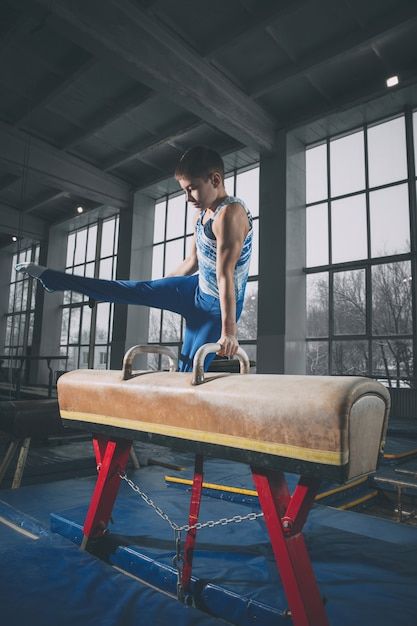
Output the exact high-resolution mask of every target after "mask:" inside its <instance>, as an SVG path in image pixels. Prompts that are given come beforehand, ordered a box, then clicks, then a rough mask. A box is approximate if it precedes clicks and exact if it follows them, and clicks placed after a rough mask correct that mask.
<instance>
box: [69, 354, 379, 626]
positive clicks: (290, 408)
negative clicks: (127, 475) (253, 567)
mask: <svg viewBox="0 0 417 626" xmlns="http://www.w3.org/2000/svg"><path fill="white" fill-rule="evenodd" d="M219 349H220V346H219V345H218V344H207V345H205V346H202V348H200V350H199V351H198V352H197V354H196V356H195V359H194V368H193V372H192V373H180V372H176V371H175V369H176V363H175V358H174V356H173V353H172V352H171V351H170V350H169V349H168V348H164V347H157V350H156V351H157V352H159V353H162V354H166V355H167V356H168V357H169V359H170V371H168V372H154V371H133V370H132V364H133V360H134V358H135V356H136V355H137V354H138V353H139V352H154V351H155V347H154V346H152V347H151V346H135V347H133V348H131V349H130V350H129V351H128V352H127V353H126V355H125V358H124V362H123V370H122V372H120V371H110V370H107V371H106V370H76V371H72V372H68V373H67V374H64V375H63V376H61V377H60V379H59V381H58V400H59V406H60V412H61V417H62V419H63V422H64V425H68V426H70V427H76V428H82V429H85V430H88V431H90V432H92V433H93V435H94V439H93V444H94V451H95V455H96V460H97V467H98V468H99V473H98V478H97V483H96V486H95V490H94V493H93V495H92V498H91V502H90V506H89V510H88V513H87V516H86V519H85V523H84V528H83V533H84V539H83V543H82V547H85V546H86V544H87V542H88V541H89V540H90V539H93V538H94V539H95V538H98V537H100V536H102V535H103V534H104V533H105V532H106V529H107V525H108V523H109V520H110V517H111V512H112V507H113V504H114V501H115V498H116V495H117V491H118V488H119V484H120V480H121V478H120V475H121V474H124V472H125V469H126V465H127V461H128V458H129V451H130V449H131V446H132V442H133V440H134V439H139V440H141V441H152V442H153V443H157V444H162V445H168V446H170V447H171V448H177V449H179V450H182V451H184V450H187V451H190V450H191V451H193V452H194V453H195V454H196V460H195V474H194V480H193V486H192V493H191V503H190V510H189V525H190V526H192V525H193V524H195V523H196V522H197V520H198V514H199V508H200V501H201V491H202V483H203V457H204V456H214V457H220V458H222V459H231V460H234V461H239V462H243V463H248V464H249V465H250V466H251V470H252V475H253V480H254V483H255V487H256V489H257V492H258V497H259V503H260V506H261V509H262V511H263V514H264V520H265V524H266V527H267V529H268V533H269V537H270V541H271V545H272V549H273V553H274V556H275V560H276V563H277V567H278V570H279V574H280V577H281V581H282V584H283V588H284V591H285V594H286V597H287V601H288V605H289V614H290V615H291V618H292V621H293V624H294V626H328V623H329V622H328V619H327V616H326V612H325V608H324V603H323V600H322V598H321V596H320V592H319V589H318V585H317V582H316V579H315V576H314V572H313V568H312V565H311V562H310V559H309V555H308V552H307V549H306V545H305V541H304V537H303V534H302V529H303V525H304V523H305V521H306V519H307V516H308V513H309V511H310V509H311V507H312V505H313V503H314V498H315V496H316V494H317V491H318V488H319V484H320V481H321V479H323V478H326V479H330V480H333V481H336V482H341V483H342V482H345V481H350V480H353V479H356V478H358V477H360V476H366V475H369V474H370V473H372V472H374V471H375V469H376V467H377V464H378V460H379V457H380V454H381V452H382V451H383V447H384V441H385V434H386V429H387V421H388V413H389V406H390V398H389V394H388V392H387V390H386V389H385V387H383V386H382V385H381V384H380V383H378V382H376V381H374V380H371V379H368V378H362V377H354V376H349V377H348V376H338V377H336V376H335V377H333V376H290V375H283V376H281V375H275V374H250V373H248V372H249V360H248V357H247V355H246V354H245V353H244V352H243V350H240V351H239V353H238V355H237V356H238V358H239V361H240V370H241V373H240V374H227V373H221V374H204V369H203V365H204V360H205V357H206V356H207V354H209V353H210V352H217V351H218V350H219ZM242 373H243V374H244V375H241V374H242ZM284 471H288V472H293V473H296V474H299V475H300V479H299V482H298V485H297V486H296V488H295V490H294V492H293V493H292V494H290V492H289V489H288V486H287V483H286V480H285V476H284ZM195 541H196V529H195V528H194V529H191V530H189V531H188V533H187V536H186V539H185V546H184V566H183V569H182V573H181V581H180V588H181V589H182V590H183V592H184V593H187V590H189V589H190V581H191V571H192V558H193V551H194V546H195ZM183 597H184V596H183Z"/></svg>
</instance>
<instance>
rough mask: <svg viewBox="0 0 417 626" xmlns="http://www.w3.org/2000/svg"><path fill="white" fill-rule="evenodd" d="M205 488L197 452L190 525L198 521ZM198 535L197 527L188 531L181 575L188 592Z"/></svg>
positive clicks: (183, 585)
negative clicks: (202, 493)
mask: <svg viewBox="0 0 417 626" xmlns="http://www.w3.org/2000/svg"><path fill="white" fill-rule="evenodd" d="M202 489H203V456H202V455H201V454H196V457H195V466H194V479H193V486H192V489H191V500H190V512H189V515H188V525H189V526H193V525H194V524H196V523H197V522H198V515H199V512H200V504H201V492H202ZM196 537H197V529H196V528H191V529H190V530H189V531H188V532H187V537H186V540H185V545H184V565H183V568H182V575H181V591H182V594H187V593H189V591H190V581H191V572H192V567H193V554H194V547H195V542H196Z"/></svg>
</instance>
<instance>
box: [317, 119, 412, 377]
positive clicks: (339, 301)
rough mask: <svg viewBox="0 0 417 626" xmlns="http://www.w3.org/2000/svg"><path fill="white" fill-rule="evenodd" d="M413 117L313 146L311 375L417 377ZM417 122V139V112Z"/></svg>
mask: <svg viewBox="0 0 417 626" xmlns="http://www.w3.org/2000/svg"><path fill="white" fill-rule="evenodd" d="M411 118H412V116H411V115H410V114H407V117H406V116H404V115H401V116H398V117H396V118H395V119H389V120H384V121H382V122H380V123H378V124H374V125H367V126H364V127H362V128H359V129H356V130H354V131H353V132H351V133H349V134H347V135H345V136H342V137H333V138H330V139H328V140H327V142H326V143H323V144H321V145H318V146H312V147H309V148H307V151H306V175H307V180H306V195H307V208H306V227H307V250H306V259H307V262H306V273H307V277H306V278H307V364H308V373H310V374H328V373H330V374H363V375H368V376H373V377H376V378H379V379H381V380H384V381H386V382H387V384H389V385H396V386H402V385H408V384H410V382H411V381H412V380H413V377H414V376H415V372H414V366H413V361H414V354H415V349H416V346H415V338H414V339H413V337H414V335H415V333H414V330H415V329H414V324H415V322H414V319H413V300H412V293H413V290H412V282H413V281H412V279H413V276H414V269H413V265H414V261H413V259H414V253H413V252H412V251H413V250H415V243H416V242H415V241H414V235H413V234H412V228H411V224H412V223H413V222H412V220H410V217H411V213H412V212H413V213H414V214H415V211H416V207H415V206H412V205H413V204H415V184H416V181H415V171H414V160H413V159H412V158H411V159H409V161H408V160H407V154H409V155H410V154H411V155H412V154H413V141H414V153H417V149H416V148H415V146H416V145H417V144H416V141H415V140H413V137H412V134H413V132H412V119H411ZM413 121H414V136H416V130H417V128H416V122H417V118H416V114H414V120H413ZM413 187H414V189H413Z"/></svg>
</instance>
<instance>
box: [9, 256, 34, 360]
mask: <svg viewBox="0 0 417 626" xmlns="http://www.w3.org/2000/svg"><path fill="white" fill-rule="evenodd" d="M25 261H31V262H32V263H39V244H35V245H33V246H30V247H28V248H25V249H24V250H20V251H19V252H17V253H16V254H14V255H13V260H12V273H11V278H10V291H9V306H8V312H7V315H6V337H5V344H4V345H5V354H6V355H9V354H10V355H20V354H30V349H31V346H32V337H33V324H34V318H35V296H36V286H37V281H36V280H30V279H29V277H28V275H27V274H22V273H19V272H16V271H15V266H16V264H17V263H23V262H25Z"/></svg>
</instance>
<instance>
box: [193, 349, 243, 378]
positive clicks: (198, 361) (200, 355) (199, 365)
mask: <svg viewBox="0 0 417 626" xmlns="http://www.w3.org/2000/svg"><path fill="white" fill-rule="evenodd" d="M219 350H221V345H220V344H219V343H205V344H204V346H201V348H199V349H198V350H197V352H196V353H195V356H194V361H193V378H192V380H191V384H192V385H201V384H202V383H204V361H205V359H206V356H207V355H208V354H210V353H211V352H219ZM235 356H236V357H237V358H238V359H239V362H240V373H241V374H248V373H249V370H250V361H249V357H248V355H247V354H246V352H245V351H244V350H243V349H242V348H241V347H239V348H238V351H237V352H236V354H235Z"/></svg>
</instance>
